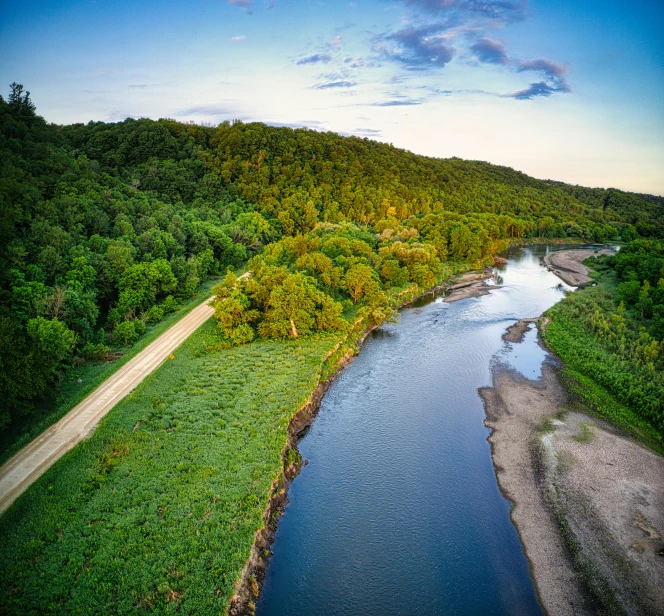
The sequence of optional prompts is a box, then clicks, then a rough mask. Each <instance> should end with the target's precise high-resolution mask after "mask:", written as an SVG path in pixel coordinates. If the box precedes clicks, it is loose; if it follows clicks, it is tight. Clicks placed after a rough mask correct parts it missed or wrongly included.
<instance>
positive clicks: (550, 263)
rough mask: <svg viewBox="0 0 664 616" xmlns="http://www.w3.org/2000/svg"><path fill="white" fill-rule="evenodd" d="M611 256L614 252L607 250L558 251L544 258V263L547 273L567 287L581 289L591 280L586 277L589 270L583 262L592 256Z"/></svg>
mask: <svg viewBox="0 0 664 616" xmlns="http://www.w3.org/2000/svg"><path fill="white" fill-rule="evenodd" d="M613 254H615V250H610V249H608V248H602V249H601V250H593V249H591V248H584V249H579V250H560V251H558V252H552V253H551V254H549V255H547V256H546V257H544V263H545V265H546V267H547V269H548V270H549V271H551V272H553V273H554V274H555V275H556V276H558V277H559V278H562V279H563V280H564V281H565V282H566V283H567V284H568V285H570V286H572V287H582V286H584V285H587V284H588V283H590V282H592V278H591V277H590V276H589V275H588V271H589V270H588V268H587V267H586V266H585V265H583V261H584V260H585V259H587V258H588V257H592V256H598V255H613Z"/></svg>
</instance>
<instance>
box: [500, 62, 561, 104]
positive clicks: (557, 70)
mask: <svg viewBox="0 0 664 616" xmlns="http://www.w3.org/2000/svg"><path fill="white" fill-rule="evenodd" d="M516 70H517V72H519V73H522V72H524V71H534V72H538V73H541V74H542V75H543V76H544V77H545V78H546V79H547V80H548V81H539V82H537V83H531V84H530V86H529V87H528V88H526V89H525V90H520V91H518V92H512V93H511V94H506V95H505V96H509V97H511V98H517V99H520V100H530V99H533V98H535V97H538V96H551V94H554V93H556V92H571V91H572V88H571V87H570V86H569V84H568V83H567V73H568V72H569V66H568V65H567V64H558V63H557V62H553V61H551V60H547V59H545V58H537V59H535V60H526V61H525V62H518V63H517V68H516Z"/></svg>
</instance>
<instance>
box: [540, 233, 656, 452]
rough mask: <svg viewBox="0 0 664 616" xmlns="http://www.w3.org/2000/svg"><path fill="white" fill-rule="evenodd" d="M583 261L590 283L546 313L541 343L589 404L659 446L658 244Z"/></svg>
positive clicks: (652, 242) (634, 246) (637, 244)
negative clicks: (593, 282)
mask: <svg viewBox="0 0 664 616" xmlns="http://www.w3.org/2000/svg"><path fill="white" fill-rule="evenodd" d="M588 263H589V264H590V265H591V267H593V268H594V269H595V270H596V271H597V272H598V273H599V277H598V284H597V286H595V287H591V288H587V289H583V290H581V291H578V292H576V293H573V294H570V295H568V297H567V298H565V300H564V301H562V302H560V303H558V304H556V305H555V306H554V307H553V308H551V309H550V310H549V315H550V316H551V318H552V322H551V323H550V324H549V325H548V326H547V330H546V337H547V340H548V342H549V344H550V346H551V347H552V349H553V350H554V351H555V352H556V353H557V354H558V355H560V357H561V358H562V359H563V360H564V362H565V364H566V366H567V376H569V377H571V379H570V380H569V384H570V386H571V388H572V389H573V390H575V391H576V392H577V393H579V394H580V396H581V398H582V399H583V400H584V402H585V403H586V404H587V405H588V406H590V407H591V408H593V409H594V410H596V411H598V412H600V413H601V414H604V415H607V416H608V417H609V418H610V419H611V420H612V421H614V423H617V424H618V425H621V426H623V427H626V428H630V429H636V432H637V434H638V435H639V436H640V437H642V438H644V439H645V440H646V442H649V443H650V444H651V445H653V446H654V447H655V448H656V449H659V450H660V451H664V241H662V240H645V239H638V240H634V241H632V242H630V243H629V244H628V245H627V246H625V247H623V248H622V249H621V250H620V252H618V254H617V255H616V256H615V257H597V258H593V259H591V260H590V261H589V262H588Z"/></svg>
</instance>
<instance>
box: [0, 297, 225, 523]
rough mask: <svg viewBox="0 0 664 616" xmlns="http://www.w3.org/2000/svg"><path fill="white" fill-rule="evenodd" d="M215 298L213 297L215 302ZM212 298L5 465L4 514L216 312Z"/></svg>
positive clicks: (0, 481)
mask: <svg viewBox="0 0 664 616" xmlns="http://www.w3.org/2000/svg"><path fill="white" fill-rule="evenodd" d="M210 299H212V298H210ZM210 299H207V300H205V301H204V302H203V303H202V304H201V305H199V306H197V307H196V308H194V309H193V310H192V311H191V312H190V313H189V314H187V315H185V316H184V317H183V318H182V319H180V320H179V321H178V322H177V323H176V324H175V325H173V326H172V327H171V328H170V329H168V330H167V331H165V332H164V333H163V334H162V335H161V336H160V337H159V338H157V339H156V340H155V341H154V342H152V343H151V344H150V345H149V346H147V347H146V348H145V349H143V350H142V351H141V352H140V353H139V354H138V355H136V356H135V357H134V358H132V359H131V360H130V361H128V362H127V363H126V364H125V365H124V366H122V367H121V368H120V369H119V370H118V371H117V372H116V373H115V374H113V375H112V376H111V377H109V378H108V379H107V380H106V381H104V382H103V383H102V384H101V385H100V386H99V387H98V388H97V389H96V390H95V391H93V392H92V393H91V394H90V395H89V396H88V397H87V398H86V399H85V400H83V401H82V402H81V403H80V404H78V405H77V406H75V407H74V408H73V409H72V410H71V411H70V412H69V413H67V415H65V416H64V417H63V418H62V419H61V420H60V421H58V422H57V423H56V424H54V425H52V426H51V427H50V428H48V429H47V430H45V431H44V432H43V433H42V434H41V435H40V436H38V437H37V438H36V439H35V440H34V441H32V442H31V443H30V444H29V445H27V446H26V447H25V448H23V449H22V450H21V451H19V452H18V453H17V454H16V455H15V456H14V457H13V458H11V459H10V460H9V461H8V462H7V463H6V464H5V465H4V466H2V467H0V513H2V512H3V511H5V510H6V509H7V508H8V507H9V506H10V505H11V504H12V503H13V502H14V501H15V500H16V499H17V498H18V496H20V495H21V494H22V493H23V492H24V491H25V490H26V489H27V488H28V487H29V486H30V485H31V484H32V482H33V481H35V480H36V479H37V478H38V477H39V476H40V475H42V474H43V473H44V472H45V471H46V470H47V469H48V468H49V467H50V466H51V465H52V464H53V463H54V462H55V461H56V460H58V459H59V458H60V457H61V456H63V455H64V454H65V453H66V452H68V451H69V450H71V449H73V448H74V446H75V445H76V444H77V443H79V442H80V441H82V440H83V439H84V438H86V437H88V436H89V435H90V434H91V433H92V432H93V431H94V429H95V428H96V427H97V424H98V423H99V421H100V420H101V418H102V417H104V415H106V413H108V412H109V411H110V410H111V409H112V408H113V407H114V406H115V405H116V404H117V403H118V402H119V401H120V400H122V399H123V398H124V397H125V396H126V395H127V394H129V393H130V392H131V391H132V390H133V389H134V388H135V387H136V386H137V385H138V384H139V383H140V382H141V381H142V380H143V379H144V378H145V377H146V376H148V375H149V374H150V373H151V372H152V371H153V370H155V369H156V368H157V367H158V366H159V365H160V364H161V363H162V362H163V361H164V360H165V359H166V358H167V357H168V356H169V354H170V353H172V352H173V351H174V350H175V349H176V348H177V347H178V346H179V345H180V344H182V342H184V341H185V340H186V339H187V338H188V337H189V336H190V335H191V334H192V333H193V332H194V331H196V329H198V328H199V327H200V326H201V325H202V324H203V323H204V322H205V321H207V320H208V319H209V318H210V317H211V316H212V314H213V312H214V309H213V308H212V307H211V306H208V304H209V302H210Z"/></svg>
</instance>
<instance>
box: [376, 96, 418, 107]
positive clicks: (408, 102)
mask: <svg viewBox="0 0 664 616" xmlns="http://www.w3.org/2000/svg"><path fill="white" fill-rule="evenodd" d="M421 104H422V101H418V100H414V99H410V98H407V99H403V100H389V101H381V102H379V103H369V105H370V106H371V107H412V106H413V105H421Z"/></svg>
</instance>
